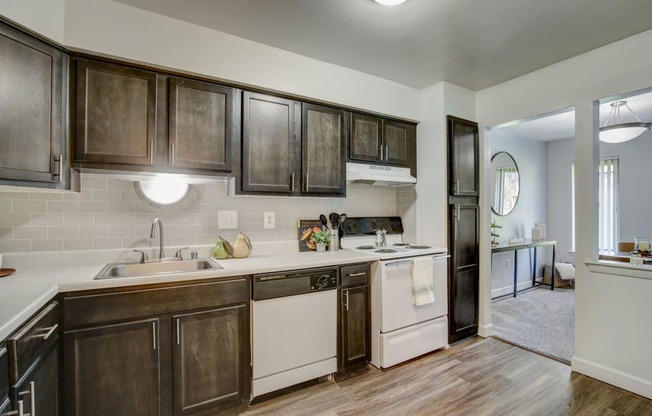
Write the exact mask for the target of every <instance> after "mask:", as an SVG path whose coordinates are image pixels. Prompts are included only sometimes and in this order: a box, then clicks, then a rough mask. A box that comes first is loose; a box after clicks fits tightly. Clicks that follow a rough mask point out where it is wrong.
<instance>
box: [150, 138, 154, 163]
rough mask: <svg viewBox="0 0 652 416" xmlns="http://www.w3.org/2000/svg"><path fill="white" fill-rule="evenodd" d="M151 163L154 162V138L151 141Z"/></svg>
mask: <svg viewBox="0 0 652 416" xmlns="http://www.w3.org/2000/svg"><path fill="white" fill-rule="evenodd" d="M149 164H150V165H153V164H154V140H151V141H150V142H149Z"/></svg>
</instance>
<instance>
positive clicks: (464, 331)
mask: <svg viewBox="0 0 652 416" xmlns="http://www.w3.org/2000/svg"><path fill="white" fill-rule="evenodd" d="M450 207H451V212H450V218H451V219H452V220H451V239H452V240H451V241H450V245H449V247H452V253H451V262H450V264H451V272H450V282H449V302H448V304H449V343H451V344H452V343H454V342H457V341H459V340H462V339H464V338H468V337H470V336H474V335H476V334H477V333H478V302H479V267H478V258H479V257H478V229H479V228H478V218H479V215H478V212H479V209H478V205H471V204H458V205H450Z"/></svg>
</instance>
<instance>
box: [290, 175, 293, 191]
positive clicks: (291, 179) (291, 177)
mask: <svg viewBox="0 0 652 416" xmlns="http://www.w3.org/2000/svg"><path fill="white" fill-rule="evenodd" d="M290 191H293V192H294V172H292V174H291V175H290Z"/></svg>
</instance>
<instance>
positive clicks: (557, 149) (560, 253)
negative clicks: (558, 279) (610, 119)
mask: <svg viewBox="0 0 652 416" xmlns="http://www.w3.org/2000/svg"><path fill="white" fill-rule="evenodd" d="M574 160H575V139H566V140H557V141H554V142H550V143H549V144H548V192H547V195H548V234H549V235H550V236H551V237H553V236H554V238H555V239H556V240H557V258H558V259H559V261H562V262H570V263H573V264H574V263H575V256H574V255H572V254H571V250H572V238H573V235H572V234H573V233H572V226H573V224H572V220H571V212H572V186H571V164H572V163H573V161H574Z"/></svg>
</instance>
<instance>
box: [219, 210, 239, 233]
mask: <svg viewBox="0 0 652 416" xmlns="http://www.w3.org/2000/svg"><path fill="white" fill-rule="evenodd" d="M217 226H218V227H219V228H220V230H233V229H235V228H238V211H217Z"/></svg>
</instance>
